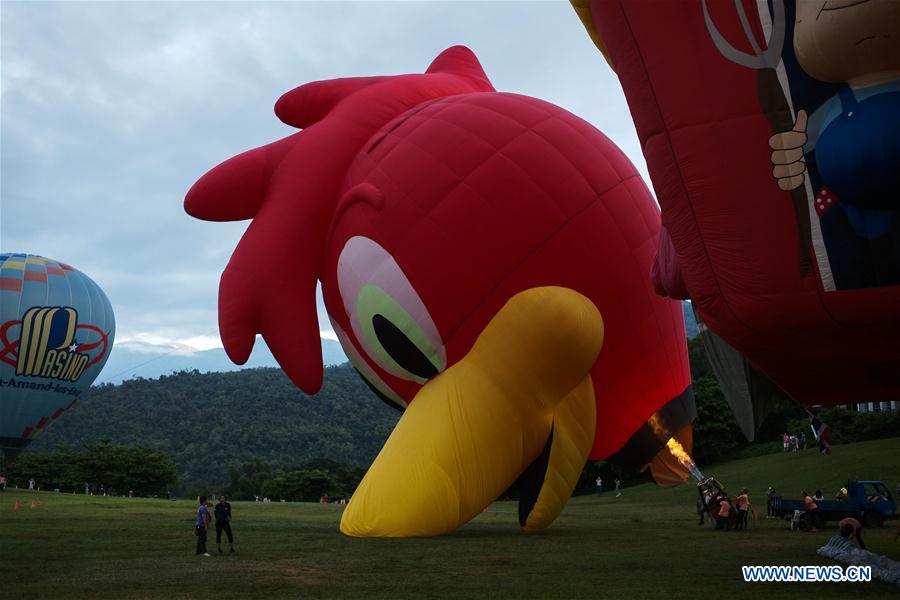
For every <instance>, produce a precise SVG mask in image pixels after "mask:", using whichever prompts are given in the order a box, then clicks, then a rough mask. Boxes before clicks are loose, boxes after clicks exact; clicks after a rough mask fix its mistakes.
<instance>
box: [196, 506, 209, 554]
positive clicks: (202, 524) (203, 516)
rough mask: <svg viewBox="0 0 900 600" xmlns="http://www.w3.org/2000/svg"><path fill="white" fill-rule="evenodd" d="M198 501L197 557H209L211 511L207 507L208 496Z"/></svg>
mask: <svg viewBox="0 0 900 600" xmlns="http://www.w3.org/2000/svg"><path fill="white" fill-rule="evenodd" d="M197 501H198V502H199V506H198V507H197V529H196V531H197V556H200V555H201V554H202V555H203V556H209V552H207V551H206V532H207V531H208V530H209V509H208V508H207V507H206V496H200V497H199V498H198V499H197Z"/></svg>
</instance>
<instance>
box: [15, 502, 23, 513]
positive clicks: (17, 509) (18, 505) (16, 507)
mask: <svg viewBox="0 0 900 600" xmlns="http://www.w3.org/2000/svg"><path fill="white" fill-rule="evenodd" d="M20 508H22V503H21V502H19V501H18V500H16V505H15V506H14V507H13V511H14V512H19V509H20Z"/></svg>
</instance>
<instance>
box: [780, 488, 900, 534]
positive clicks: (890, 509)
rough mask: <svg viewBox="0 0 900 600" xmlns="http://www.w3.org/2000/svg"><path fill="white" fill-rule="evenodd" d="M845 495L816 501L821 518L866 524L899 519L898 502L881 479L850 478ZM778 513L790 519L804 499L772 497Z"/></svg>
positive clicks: (869, 525) (823, 521)
mask: <svg viewBox="0 0 900 600" xmlns="http://www.w3.org/2000/svg"><path fill="white" fill-rule="evenodd" d="M844 487H845V488H846V490H847V495H846V497H845V498H840V497H839V498H838V499H836V500H820V501H816V505H817V506H818V507H819V520H820V521H821V522H822V524H824V523H825V522H826V521H840V520H841V519H843V518H844V517H853V518H854V519H857V520H858V521H859V522H861V523H862V524H863V525H865V526H866V527H881V526H882V525H884V522H885V521H886V520H887V519H896V518H897V501H896V500H895V499H894V497H893V496H892V495H891V492H890V490H888V488H887V486H886V485H885V484H884V483H883V482H881V481H848V482H847V484H846V485H845V486H844ZM772 503H773V507H774V510H775V514H776V515H778V516H781V517H785V518H790V517H791V516H792V515H793V514H794V511H795V510H800V511H802V510H804V509H805V506H804V504H803V500H802V499H801V500H788V499H786V498H782V497H781V496H775V497H774V498H772Z"/></svg>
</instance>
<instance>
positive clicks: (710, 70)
mask: <svg viewBox="0 0 900 600" xmlns="http://www.w3.org/2000/svg"><path fill="white" fill-rule="evenodd" d="M572 2H573V4H574V5H575V8H576V11H578V13H579V15H580V16H581V18H582V19H583V21H584V22H585V25H586V26H587V27H588V30H589V32H590V33H591V36H592V38H593V39H594V41H595V42H596V43H597V45H598V47H599V48H600V49H601V51H603V52H604V53H605V54H606V56H607V59H608V60H609V62H610V64H611V65H612V66H613V68H614V69H615V71H616V73H617V74H618V76H619V80H620V82H621V83H622V87H623V88H624V90H625V95H626V97H627V98H628V103H629V106H630V108H631V113H632V116H633V117H634V121H635V125H636V126H637V131H638V135H639V137H640V139H641V142H642V145H643V151H644V156H645V157H646V158H647V165H648V167H649V169H650V176H651V178H652V179H653V183H654V186H655V189H656V191H657V196H658V198H659V202H660V205H661V206H662V221H663V225H664V226H665V230H666V231H668V235H670V236H671V240H670V241H669V240H667V239H666V237H665V236H663V238H662V239H661V242H662V243H661V245H660V264H659V268H658V270H657V273H658V275H659V276H660V277H659V283H660V287H661V288H662V291H664V292H665V293H668V294H669V295H670V296H674V297H685V295H686V294H690V297H691V298H692V299H693V304H694V306H695V307H696V308H697V309H698V311H699V313H700V315H701V316H702V318H703V321H704V322H705V323H706V325H707V326H708V327H709V328H710V329H711V330H713V331H714V332H715V333H716V334H718V336H719V337H721V338H722V339H724V340H725V341H726V342H728V344H730V345H731V346H732V347H734V348H735V349H736V350H738V351H739V352H740V353H742V354H743V355H745V356H746V357H747V358H748V359H749V360H750V362H751V363H752V365H753V366H754V367H756V368H758V369H759V370H761V371H762V372H764V373H765V374H766V375H767V376H768V377H769V378H771V379H772V380H773V381H774V382H775V383H776V384H777V385H778V386H780V387H781V388H782V389H783V390H784V391H785V392H787V393H788V394H789V395H791V396H792V397H793V398H795V399H796V400H798V401H800V402H802V403H804V404H806V405H816V404H821V405H836V404H845V403H851V402H858V401H877V400H882V401H886V400H896V399H897V398H900V75H898V74H900V36H898V35H897V32H898V31H900V2H897V1H896V0H869V1H866V2H863V1H860V0H855V1H854V0H827V1H825V0H822V1H820V2H811V1H806V2H793V1H791V0H771V1H770V2H756V1H749V0H736V1H735V2H712V1H710V0H698V1H695V2H690V3H660V2H652V1H643V2H642V1H640V0H634V1H629V2H624V1H622V0H602V1H601V0H572Z"/></svg>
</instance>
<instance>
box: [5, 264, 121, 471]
mask: <svg viewBox="0 0 900 600" xmlns="http://www.w3.org/2000/svg"><path fill="white" fill-rule="evenodd" d="M115 329H116V324H115V318H114V317H113V311H112V306H111V305H110V303H109V299H107V297H106V294H104V293H103V290H101V289H100V288H99V287H98V286H97V284H96V283H94V282H93V281H92V280H91V279H90V278H89V277H88V276H87V275H85V274H84V273H81V272H80V271H78V270H76V269H75V268H73V267H70V266H69V265H67V264H65V263H61V262H58V261H55V260H51V259H49V258H44V257H42V256H35V255H33V254H0V344H2V353H0V448H2V450H3V452H4V454H6V456H7V457H8V458H13V457H15V456H16V455H17V454H18V453H19V452H20V451H21V450H22V449H23V448H25V446H27V445H28V443H29V442H31V440H32V439H33V438H34V436H36V435H38V434H39V433H40V432H41V431H43V430H44V429H45V428H46V427H47V426H48V425H49V424H50V423H52V422H53V421H55V420H56V419H58V418H59V417H60V416H61V415H62V414H63V413H64V412H65V411H67V410H68V409H70V408H72V406H74V405H75V403H76V402H77V401H78V398H79V396H81V394H83V393H84V392H85V391H86V390H87V389H88V388H90V386H91V383H93V381H94V379H95V378H96V377H97V375H99V374H100V371H101V370H102V369H103V365H104V364H105V363H106V359H107V358H109V352H110V350H111V349H112V344H113V338H114V336H115Z"/></svg>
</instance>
